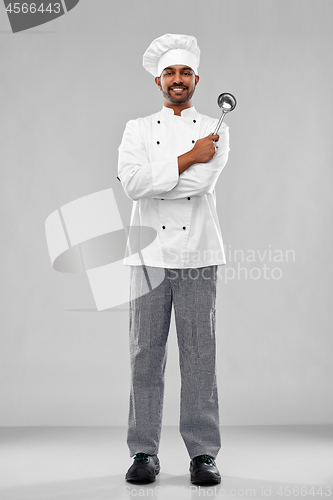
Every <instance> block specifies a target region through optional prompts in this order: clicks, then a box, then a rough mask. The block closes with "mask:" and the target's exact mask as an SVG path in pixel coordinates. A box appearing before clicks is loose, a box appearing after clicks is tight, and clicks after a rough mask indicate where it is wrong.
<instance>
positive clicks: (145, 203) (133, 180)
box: [118, 106, 229, 269]
mask: <svg viewBox="0 0 333 500" xmlns="http://www.w3.org/2000/svg"><path fill="white" fill-rule="evenodd" d="M217 122H218V120H217V119H214V118H209V117H208V116H205V115H202V114H200V113H198V112H197V111H196V109H195V108H194V106H192V107H191V108H187V109H184V110H183V111H182V113H181V116H177V115H175V114H174V111H173V109H171V108H167V107H164V106H163V108H162V110H161V111H159V112H158V113H154V114H153V115H150V116H147V117H144V118H138V119H136V120H130V121H129V122H127V124H126V128H125V131H124V134H123V138H122V142H121V144H120V146H119V148H118V151H119V157H118V177H119V178H120V180H121V182H122V186H123V188H124V191H125V193H126V195H127V196H128V197H129V198H131V199H132V200H133V207H132V213H131V220H130V228H133V229H135V228H137V231H139V232H136V233H135V234H136V236H135V237H136V238H137V239H138V242H139V243H140V241H139V240H140V231H143V226H147V227H149V228H153V229H155V230H156V232H157V236H156V238H155V239H154V241H153V242H152V243H151V244H149V245H148V246H146V247H145V248H143V249H142V250H140V249H139V251H137V249H136V251H135V252H134V253H133V252H132V251H131V246H130V244H129V243H128V244H127V248H126V253H125V258H124V261H123V264H124V265H142V264H145V265H147V266H155V267H164V268H174V269H181V268H197V267H204V266H210V265H214V264H218V265H223V264H225V263H226V260H225V253H224V248H223V241H222V233H221V229H220V224H219V220H218V217H217V212H216V196H215V185H216V182H217V180H218V177H219V175H220V173H221V172H222V170H223V168H224V166H225V164H226V162H227V159H228V155H229V128H228V127H227V126H226V125H225V124H224V123H222V126H221V128H220V131H219V136H220V138H219V141H218V143H217V145H218V149H217V152H216V154H215V156H214V157H213V158H212V159H211V160H210V161H208V162H207V163H195V164H193V165H192V166H190V167H189V168H188V169H187V170H185V171H184V172H183V173H182V174H180V175H179V170H178V160H177V157H178V156H180V155H182V154H184V153H186V152H188V151H190V150H191V149H192V148H193V146H194V144H195V142H196V141H197V140H198V139H201V138H202V137H206V136H207V135H209V134H210V133H212V132H213V131H214V130H215V127H216V125H217ZM130 232H131V229H130ZM154 234H155V233H154ZM129 241H131V236H130V237H129V240H128V242H129ZM132 241H133V240H132ZM134 246H137V245H134ZM132 248H133V247H132Z"/></svg>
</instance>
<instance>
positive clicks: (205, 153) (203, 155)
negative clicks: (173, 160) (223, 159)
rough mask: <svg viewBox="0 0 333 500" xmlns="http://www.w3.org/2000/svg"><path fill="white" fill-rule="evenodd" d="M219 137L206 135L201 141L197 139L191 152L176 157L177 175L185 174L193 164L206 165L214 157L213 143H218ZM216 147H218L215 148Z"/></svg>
mask: <svg viewBox="0 0 333 500" xmlns="http://www.w3.org/2000/svg"><path fill="white" fill-rule="evenodd" d="M219 138H220V136H219V135H217V134H216V135H213V134H210V135H207V137H203V138H202V139H198V140H197V142H196V143H195V145H194V146H193V148H192V149H191V151H188V152H187V153H185V154H183V155H181V156H178V170H179V175H180V174H182V173H183V172H185V170H187V169H188V168H189V167H190V166H191V165H193V164H194V163H207V161H209V160H211V159H212V158H213V156H214V155H215V151H216V150H215V146H214V141H218V140H219ZM216 147H218V146H216Z"/></svg>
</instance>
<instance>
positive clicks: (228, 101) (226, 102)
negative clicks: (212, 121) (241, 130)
mask: <svg viewBox="0 0 333 500" xmlns="http://www.w3.org/2000/svg"><path fill="white" fill-rule="evenodd" d="M217 104H218V105H219V107H220V108H221V109H222V115H221V118H220V119H219V122H218V124H217V125H216V129H215V130H214V132H213V135H216V134H217V133H218V131H219V130H220V127H221V125H222V122H223V118H224V117H225V115H226V114H227V113H230V111H232V110H233V109H235V107H236V104H237V101H236V98H235V97H234V96H233V95H232V94H229V93H228V92H224V93H223V94H220V95H219V96H218V98H217Z"/></svg>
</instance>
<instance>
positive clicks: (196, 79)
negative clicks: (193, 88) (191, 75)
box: [194, 75, 200, 85]
mask: <svg viewBox="0 0 333 500" xmlns="http://www.w3.org/2000/svg"><path fill="white" fill-rule="evenodd" d="M199 80H200V77H199V76H198V75H195V79H194V81H195V84H196V85H197V83H198V81H199Z"/></svg>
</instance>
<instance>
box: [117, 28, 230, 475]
mask: <svg viewBox="0 0 333 500" xmlns="http://www.w3.org/2000/svg"><path fill="white" fill-rule="evenodd" d="M199 59H200V50H199V47H198V45H197V40H196V38H195V37H193V36H187V35H172V34H166V35H164V36H162V37H160V38H157V39H156V40H154V41H153V42H152V43H151V44H150V46H149V47H148V49H147V50H146V52H145V54H144V56H143V66H144V68H145V69H146V70H147V71H149V72H150V73H151V74H152V75H153V76H154V77H155V83H156V85H157V86H158V88H159V90H160V91H161V92H162V96H163V108H162V110H161V111H159V112H158V113H155V114H153V115H151V116H147V117H145V118H138V119H137V120H130V121H129V122H128V123H127V124H126V129H125V132H124V135H123V138H122V142H121V145H120V147H119V162H118V179H119V180H120V181H121V182H122V186H123V188H124V191H125V193H126V195H127V196H128V197H129V198H131V199H132V200H133V208H132V215H131V228H132V227H134V226H135V227H143V226H147V227H149V228H153V229H155V230H156V232H157V236H156V238H155V239H154V241H153V242H152V243H151V244H150V245H148V246H146V248H144V249H143V250H142V252H141V253H140V252H136V253H132V255H127V256H126V257H125V261H124V264H125V265H130V266H131V282H130V289H131V290H130V318H129V319H130V356H131V377H132V379H131V392H130V405H129V419H128V435H127V444H128V447H129V451H130V456H131V457H132V456H134V462H133V464H132V466H131V467H130V468H129V470H128V471H127V474H126V480H127V481H154V480H155V477H156V474H158V473H159V471H160V463H159V459H158V456H157V454H158V449H159V440H160V434H161V421H162V409H163V395H164V370H165V364H166V358H167V338H168V333H169V327H170V318H171V311H172V304H173V306H174V312H175V321H176V329H177V338H178V347H179V360H180V372H181V408H180V433H181V436H182V438H183V440H184V443H185V446H186V448H187V450H188V453H189V456H190V473H191V481H192V483H197V484H209V483H219V482H220V481H221V476H220V473H219V471H218V468H217V466H216V463H215V458H216V456H217V454H218V452H219V450H220V447H221V439H220V431H219V407H218V392H217V385H216V368H215V303H216V288H217V270H218V266H219V265H224V264H225V255H224V251H223V242H222V235H221V230H220V226H219V221H218V217H217V213H216V199H215V189H214V188H215V185H216V182H217V180H218V177H219V175H220V173H221V171H222V170H223V168H224V166H225V164H226V162H227V158H228V153H229V135H228V127H227V126H226V125H225V124H223V125H222V127H221V130H220V135H212V131H213V130H214V129H215V127H216V124H217V120H216V119H212V118H209V117H207V116H204V115H202V114H200V113H198V112H197V111H196V109H195V108H194V106H193V105H192V96H193V94H194V91H195V88H196V85H197V84H198V82H199V76H198V74H197V73H198V66H199ZM141 236H142V235H141ZM139 239H140V237H139ZM140 241H141V240H140ZM161 272H162V273H163V280H158V276H160V273H161ZM154 279H155V282H156V283H159V284H158V286H155V287H152V286H151V283H154ZM156 280H157V281H156ZM147 285H148V288H147Z"/></svg>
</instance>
